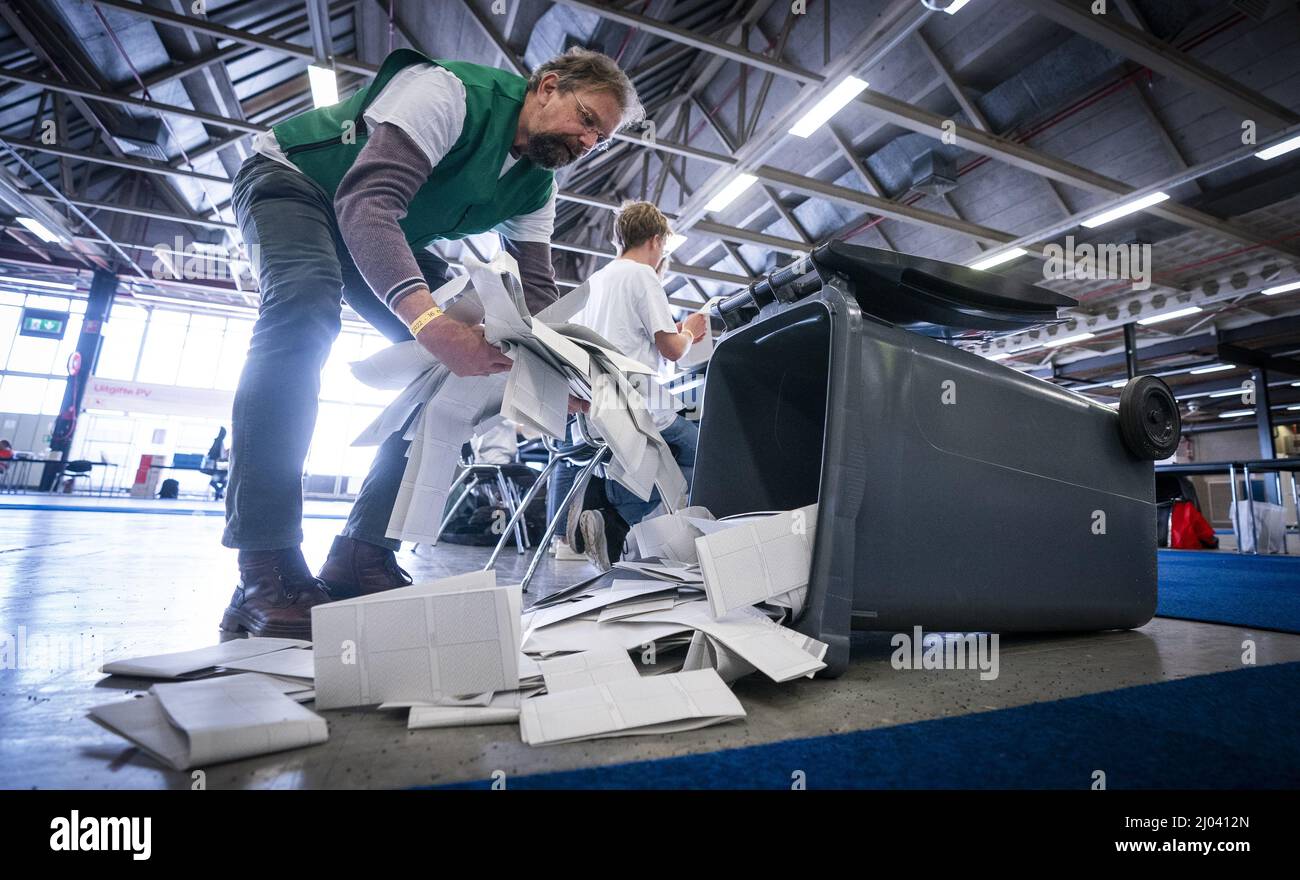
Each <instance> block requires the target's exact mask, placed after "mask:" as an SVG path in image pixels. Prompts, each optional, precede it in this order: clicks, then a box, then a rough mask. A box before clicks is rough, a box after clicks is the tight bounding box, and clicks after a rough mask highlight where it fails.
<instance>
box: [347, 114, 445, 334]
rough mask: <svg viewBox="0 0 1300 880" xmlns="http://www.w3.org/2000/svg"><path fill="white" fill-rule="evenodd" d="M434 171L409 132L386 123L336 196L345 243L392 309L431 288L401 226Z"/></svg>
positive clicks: (375, 132) (375, 131) (374, 134)
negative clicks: (408, 298)
mask: <svg viewBox="0 0 1300 880" xmlns="http://www.w3.org/2000/svg"><path fill="white" fill-rule="evenodd" d="M432 171H433V168H432V167H431V166H430V165H429V160H428V158H427V157H426V156H425V155H424V152H423V151H422V150H421V149H420V148H419V147H417V146H416V145H415V142H414V141H413V140H411V138H410V137H409V136H408V135H407V134H406V132H404V131H402V130H401V129H400V128H398V127H397V126H395V125H392V124H390V123H387V122H384V123H381V124H379V125H377V126H375V128H374V129H373V130H372V131H371V132H370V140H369V141H368V142H367V143H366V145H365V146H364V147H362V148H361V152H360V153H359V154H358V155H357V158H356V161H355V162H353V163H352V167H351V168H350V169H348V173H347V174H345V175H343V180H342V181H340V182H339V188H338V190H337V191H336V192H335V194H334V213H335V215H336V216H337V217H338V221H339V231H340V233H341V234H342V236H343V242H344V244H346V245H347V247H348V251H349V252H350V253H351V254H352V259H353V261H354V262H355V263H356V264H357V269H358V270H360V272H361V276H362V277H363V278H365V279H366V283H367V284H369V285H370V288H371V290H373V291H374V292H375V295H376V296H378V297H379V298H380V299H381V300H383V302H384V304H385V305H387V306H388V307H389V308H390V309H395V307H396V306H397V303H398V301H399V300H401V299H402V297H404V296H406V295H407V294H409V293H411V292H413V291H414V290H416V289H417V288H419V287H422V286H424V284H425V281H424V275H423V274H422V273H421V272H420V267H419V265H418V264H417V263H416V261H415V254H413V253H412V252H411V247H410V245H408V244H407V243H406V234H405V233H404V232H402V227H401V226H400V225H399V224H400V222H401V220H402V218H404V217H405V216H406V212H407V207H408V206H409V205H410V203H411V199H413V198H414V197H415V194H416V192H417V191H419V189H420V187H421V186H423V185H424V183H425V181H426V180H428V179H429V174H430V172H432Z"/></svg>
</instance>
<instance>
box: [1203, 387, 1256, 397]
mask: <svg viewBox="0 0 1300 880" xmlns="http://www.w3.org/2000/svg"><path fill="white" fill-rule="evenodd" d="M1246 391H1247V389H1245V388H1233V389H1232V390H1231V391H1212V392H1210V396H1211V397H1238V396H1240V395H1242V394H1245V393H1246Z"/></svg>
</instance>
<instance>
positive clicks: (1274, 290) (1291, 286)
mask: <svg viewBox="0 0 1300 880" xmlns="http://www.w3.org/2000/svg"><path fill="white" fill-rule="evenodd" d="M1288 290H1300V281H1289V282H1287V283H1286V284H1279V285H1277V286H1276V287H1265V288H1264V289H1263V290H1261V291H1260V293H1262V294H1264V296H1274V295H1276V294H1279V293H1286V292H1287V291H1288Z"/></svg>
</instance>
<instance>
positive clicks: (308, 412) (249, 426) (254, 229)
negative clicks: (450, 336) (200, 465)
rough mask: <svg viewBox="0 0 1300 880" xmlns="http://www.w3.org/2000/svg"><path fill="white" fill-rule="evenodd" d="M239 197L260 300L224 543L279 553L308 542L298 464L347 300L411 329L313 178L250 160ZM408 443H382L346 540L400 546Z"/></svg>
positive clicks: (235, 433) (420, 256)
mask: <svg viewBox="0 0 1300 880" xmlns="http://www.w3.org/2000/svg"><path fill="white" fill-rule="evenodd" d="M232 202H233V205H234V208H235V217H236V219H237V220H238V222H239V229H240V231H241V232H242V233H243V236H244V243H245V245H246V246H247V247H248V248H249V252H250V258H251V259H252V260H253V264H254V267H255V268H256V270H257V276H258V281H259V285H260V288H261V294H262V303H261V307H260V308H259V309H258V316H257V323H256V324H255V325H254V326H253V336H252V341H251V342H250V343H249V347H248V360H247V361H246V362H245V363H244V371H243V373H242V374H241V375H240V377H239V388H238V390H237V391H236V392H235V407H234V414H233V419H232V431H231V443H230V484H229V488H228V491H227V494H226V529H225V533H224V534H223V535H222V538H221V543H223V544H225V545H226V546H227V547H236V548H238V549H240V550H277V549H281V548H286V547H296V546H298V545H299V544H300V543H302V466H303V462H304V461H306V459H307V447H308V445H309V444H310V443H311V438H312V431H313V429H314V427H315V424H316V410H317V399H318V397H319V396H320V372H321V368H322V367H323V366H324V365H325V359H326V358H327V357H328V355H329V351H330V346H331V345H332V344H333V343H334V339H335V338H336V337H337V336H338V334H339V329H340V327H341V315H342V305H341V303H342V302H344V301H346V302H347V304H348V305H349V306H351V307H352V310H353V311H355V312H356V313H357V314H359V315H360V316H361V317H362V318H364V319H365V320H366V321H367V322H369V323H370V324H371V325H372V326H374V328H375V329H376V330H378V331H379V332H380V333H382V334H384V336H386V337H387V338H388V339H390V340H392V341H393V342H401V341H403V340H407V339H410V338H411V334H410V333H409V332H408V331H407V329H406V325H405V324H403V323H402V321H401V319H400V318H398V317H397V316H396V315H394V314H393V313H392V312H391V311H389V310H388V308H387V307H386V306H385V305H384V304H383V302H382V301H381V300H379V299H378V298H377V297H376V296H375V295H374V293H373V292H372V291H371V290H370V287H369V286H368V285H367V284H366V282H365V280H364V279H363V278H362V277H361V274H360V273H359V272H358V271H357V268H356V266H355V265H354V264H353V262H352V258H351V256H349V254H348V251H347V247H346V246H345V245H344V244H343V241H342V238H341V237H340V235H339V230H338V222H337V220H336V219H335V217H334V208H333V205H332V204H331V201H330V198H329V196H328V195H327V194H326V193H325V191H324V190H323V189H321V188H320V186H318V185H317V184H316V183H315V182H314V181H312V180H311V179H310V178H308V177H307V176H306V175H303V174H301V173H299V172H297V171H295V170H294V169H292V168H289V167H287V166H285V165H282V164H281V163H279V162H276V161H274V160H272V159H268V158H266V157H264V156H254V157H252V158H251V159H249V160H248V161H247V162H245V163H244V166H243V167H242V168H240V169H239V174H237V175H236V176H235V181H234V192H233V197H232ZM416 260H417V262H419V264H420V269H421V271H422V272H423V273H424V277H425V280H426V281H428V282H429V286H430V288H431V289H432V288H436V287H437V286H439V285H440V284H442V283H443V282H444V281H445V280H446V277H447V264H446V263H445V262H443V261H442V260H440V259H438V258H437V257H436V256H434V255H433V254H431V253H429V252H428V251H425V250H419V251H417V252H416ZM407 445H408V444H407V442H406V441H405V440H403V439H402V432H400V431H399V432H397V433H395V434H393V435H392V436H391V437H389V438H388V439H387V440H386V441H384V443H383V444H382V445H380V447H379V451H378V452H377V453H376V454H375V459H374V462H373V463H372V464H371V466H370V473H369V474H367V475H366V478H365V480H364V481H363V482H362V484H361V492H360V494H359V495H358V496H357V500H356V503H355V504H354V505H353V507H352V512H351V514H350V515H349V516H348V522H347V526H346V527H345V528H344V529H343V534H344V535H347V536H348V537H352V538H356V539H358V540H361V541H366V542H368V543H371V544H377V545H379V546H381V547H388V548H389V549H393V550H396V549H397V548H398V547H399V546H400V542H398V541H394V540H391V539H388V538H385V537H384V532H385V531H387V529H388V519H389V516H390V515H391V514H392V510H393V502H394V500H395V499H396V498H397V490H398V486H399V485H400V483H401V479H402V471H403V470H405V468H406V447H407Z"/></svg>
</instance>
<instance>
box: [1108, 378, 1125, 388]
mask: <svg viewBox="0 0 1300 880" xmlns="http://www.w3.org/2000/svg"><path fill="white" fill-rule="evenodd" d="M1127 384H1128V379H1120V380H1119V381H1118V382H1111V383H1110V387H1111V388H1123V387H1124V386H1125V385H1127Z"/></svg>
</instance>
